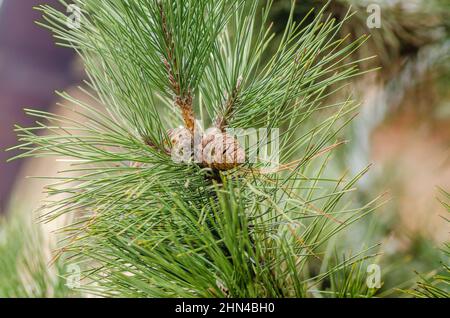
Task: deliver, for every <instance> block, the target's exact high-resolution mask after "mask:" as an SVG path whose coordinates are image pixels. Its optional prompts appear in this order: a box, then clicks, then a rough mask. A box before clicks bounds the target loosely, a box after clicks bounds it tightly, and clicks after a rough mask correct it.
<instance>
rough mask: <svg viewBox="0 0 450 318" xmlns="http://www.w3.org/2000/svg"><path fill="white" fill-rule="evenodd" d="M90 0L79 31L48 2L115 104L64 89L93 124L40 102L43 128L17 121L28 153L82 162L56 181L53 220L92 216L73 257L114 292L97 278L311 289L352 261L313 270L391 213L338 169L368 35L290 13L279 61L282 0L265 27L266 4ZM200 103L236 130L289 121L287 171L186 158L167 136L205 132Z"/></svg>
mask: <svg viewBox="0 0 450 318" xmlns="http://www.w3.org/2000/svg"><path fill="white" fill-rule="evenodd" d="M75 3H76V4H77V5H79V6H80V7H81V8H82V9H83V13H84V20H83V26H82V28H80V29H66V27H65V22H66V17H65V15H64V14H63V13H62V12H58V11H57V10H55V9H53V8H50V7H49V6H42V7H41V10H42V11H43V12H44V19H45V20H46V25H47V27H48V28H49V29H51V30H52V31H53V32H54V34H55V35H56V36H57V38H58V39H60V40H61V42H62V43H64V44H65V45H67V46H69V47H73V48H75V49H76V50H77V51H78V52H79V53H80V56H81V57H82V58H83V61H84V63H85V66H86V69H87V73H88V74H89V81H88V82H87V85H88V86H89V87H90V88H91V89H92V90H93V91H94V92H95V95H97V96H96V97H97V99H98V101H99V102H100V103H101V104H102V105H103V107H104V109H103V108H101V109H97V108H96V107H93V106H90V105H87V104H86V103H85V102H83V101H81V100H77V99H74V98H73V97H71V96H69V95H67V94H61V95H62V97H63V98H64V99H65V100H66V102H68V103H70V104H71V105H72V106H71V107H68V109H69V110H70V111H71V112H72V113H74V114H76V115H77V116H80V115H81V118H82V119H81V120H74V119H73V118H72V117H71V116H60V115H57V114H52V113H48V112H42V111H37V110H27V114H28V115H30V116H32V117H34V118H35V120H36V127H29V128H26V127H20V126H17V127H16V132H17V134H18V136H19V140H20V143H21V144H19V145H18V146H17V147H14V148H15V149H19V150H21V151H22V153H21V154H20V155H19V156H17V157H16V159H18V158H27V157H39V156H56V157H64V158H70V160H74V162H75V164H74V166H73V167H72V169H71V170H70V171H65V172H63V173H61V175H59V176H58V177H57V178H55V180H54V184H53V185H51V186H49V187H48V188H47V189H46V191H47V192H48V194H49V196H50V198H54V199H53V200H50V201H49V202H48V203H46V206H45V208H46V209H47V210H48V211H50V212H49V213H48V214H47V215H46V217H45V220H52V219H55V218H57V217H59V216H61V215H63V214H66V213H72V212H74V211H78V212H79V211H83V212H84V213H82V214H81V216H80V217H79V218H77V219H76V220H75V221H74V224H73V225H71V226H68V227H66V228H64V229H62V234H64V236H65V240H64V241H63V243H64V245H63V246H62V248H63V249H62V251H63V252H64V253H63V254H66V253H70V254H71V255H74V260H75V261H80V262H85V263H89V264H92V266H89V267H88V268H86V273H85V274H86V276H87V277H89V279H90V280H92V281H95V282H97V283H98V284H99V286H100V287H99V288H98V289H96V288H95V287H94V286H86V288H87V289H89V290H91V291H93V292H95V293H99V294H101V295H108V296H122V297H124V296H127V297H129V296H138V297H193V296H194V297H202V296H203V297H217V296H220V297H225V296H226V297H293V296H297V297H305V296H311V292H310V291H309V286H310V285H311V283H312V282H314V283H320V282H322V281H323V280H325V279H329V278H330V276H331V275H332V274H333V273H336V272H338V271H340V270H342V267H343V263H342V262H340V261H336V262H335V266H332V267H326V268H324V269H323V271H321V272H320V273H319V274H314V275H309V274H308V272H309V269H310V268H311V267H312V266H314V264H315V263H316V262H320V261H322V260H323V258H322V255H323V253H324V249H326V245H327V244H330V242H331V239H332V238H335V237H336V236H337V235H338V234H339V233H340V232H342V231H345V229H346V228H347V227H348V226H350V225H352V224H354V223H355V222H357V221H359V220H360V219H361V218H363V217H364V216H366V215H368V214H369V213H372V211H373V210H374V209H375V208H377V202H378V201H376V200H375V201H371V202H369V203H368V204H366V205H363V206H360V207H355V206H350V205H349V202H351V199H350V198H351V195H352V193H353V192H354V191H355V186H356V184H357V182H358V180H359V179H360V178H362V177H363V175H364V174H365V173H366V172H367V169H366V170H364V171H362V172H361V173H360V174H358V175H356V176H354V177H347V176H345V178H344V176H342V177H340V178H336V177H331V176H330V174H328V171H327V166H328V164H329V162H330V160H331V159H330V158H331V154H332V152H333V151H334V150H335V149H336V148H337V147H338V146H340V145H344V143H343V142H340V141H339V136H340V133H341V132H342V130H343V129H344V127H346V125H348V123H349V122H350V120H351V118H352V116H353V115H354V112H355V109H356V105H355V104H354V103H352V102H351V101H350V99H347V100H345V101H342V102H336V103H334V104H328V103H327V102H326V100H327V97H329V96H330V95H332V94H333V93H335V92H336V90H337V89H334V88H332V87H336V86H338V88H339V84H340V83H342V82H343V81H345V80H347V79H348V78H350V77H353V76H356V75H358V69H357V67H356V66H355V65H354V63H344V64H342V63H341V62H342V61H343V60H345V59H346V58H347V57H348V56H350V55H351V53H352V52H354V51H356V50H357V49H358V48H359V47H360V46H361V45H362V44H363V42H364V39H365V38H361V39H359V40H357V41H355V42H352V43H346V42H345V39H339V38H337V34H338V33H339V32H338V31H339V30H340V28H341V27H342V25H343V24H344V23H345V21H343V22H339V23H337V22H336V21H334V20H332V19H328V18H324V16H323V15H322V14H321V13H322V12H323V10H321V11H320V12H319V15H318V17H317V18H316V19H314V20H313V21H312V23H306V22H305V21H306V20H305V21H304V22H305V23H304V24H303V25H302V24H297V23H296V22H295V21H294V19H293V14H291V16H290V18H289V21H288V23H287V26H286V31H285V33H284V34H283V36H282V40H281V43H280V44H279V46H278V47H277V50H276V52H275V54H274V55H273V56H271V57H270V56H269V58H268V59H267V58H266V54H267V53H268V52H267V48H268V47H269V45H271V44H272V41H273V39H274V37H273V35H272V34H271V24H270V23H268V17H269V10H270V8H271V4H272V2H271V1H268V2H267V3H266V5H265V6H264V7H263V9H262V14H261V18H262V19H261V20H262V21H261V23H259V21H258V18H257V17H258V16H259V14H260V12H261V11H260V6H259V2H257V1H250V2H243V1H238V0H202V1H197V0H186V1H179V0H164V1H154V0H142V1H115V0H102V1H100V0H75ZM294 8H295V1H292V7H291V12H293V11H294ZM305 19H306V18H305ZM85 92H86V93H87V91H85ZM197 101H198V109H199V110H200V114H201V119H206V121H205V122H208V121H209V122H212V123H213V124H215V125H217V127H220V128H221V129H224V128H228V127H230V128H249V127H251V128H255V129H256V128H260V127H266V128H269V129H270V128H280V129H281V130H282V135H281V138H280V167H279V168H277V169H273V170H268V171H267V170H264V168H266V167H267V166H269V164H270V163H269V162H257V163H251V162H246V163H245V164H244V165H239V166H233V169H225V170H224V171H222V170H220V169H214V167H213V168H211V166H208V165H205V164H203V162H202V163H200V164H198V163H192V162H188V163H186V162H184V163H178V162H174V161H172V160H171V158H169V157H168V155H167V154H168V153H167V131H168V129H171V128H174V127H176V126H178V124H179V123H180V122H183V123H184V126H185V127H186V128H188V129H189V130H191V132H192V131H193V130H194V129H195V126H194V125H195V124H194V106H196V105H194V102H195V104H196V103H197ZM73 105H75V106H76V107H74V106H73ZM61 106H62V107H65V106H63V105H61ZM203 109H206V110H207V112H206V113H207V114H205V113H203ZM322 110H327V112H326V113H325V114H322V112H321V111H322ZM319 114H320V115H321V116H320V117H319ZM316 116H317V118H315V117H316ZM322 116H325V117H322ZM41 132H46V134H42V133H41ZM222 136H223V135H222ZM264 143H265V144H263V145H260V146H261V147H263V146H266V145H269V146H270V141H267V140H265V141H264ZM211 170H213V171H211ZM211 174H214V178H212V177H211ZM61 194H65V196H64V197H63V198H61V196H60V195H61ZM370 256H371V255H367V253H364V252H361V253H360V254H356V255H355V256H354V258H352V263H351V264H357V263H359V262H363V261H364V260H365V259H366V258H367V257H370ZM326 262H327V264H328V263H331V262H329V261H328V260H327V261H326Z"/></svg>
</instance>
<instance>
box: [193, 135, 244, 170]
mask: <svg viewBox="0 0 450 318" xmlns="http://www.w3.org/2000/svg"><path fill="white" fill-rule="evenodd" d="M196 159H197V160H199V161H200V162H201V163H202V164H203V165H205V166H207V167H210V168H213V169H218V170H230V169H233V168H235V167H237V166H238V165H240V164H243V163H244V161H245V151H244V149H242V147H241V146H240V145H239V143H238V141H237V139H236V138H235V137H233V136H231V135H229V134H227V133H224V132H222V131H221V130H220V129H217V128H210V129H208V130H207V131H206V133H205V134H204V135H203V138H202V139H201V142H200V143H199V145H197V147H196Z"/></svg>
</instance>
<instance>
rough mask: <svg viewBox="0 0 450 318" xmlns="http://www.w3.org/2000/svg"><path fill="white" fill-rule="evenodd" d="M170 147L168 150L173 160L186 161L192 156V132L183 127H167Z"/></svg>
mask: <svg viewBox="0 0 450 318" xmlns="http://www.w3.org/2000/svg"><path fill="white" fill-rule="evenodd" d="M167 134H168V135H169V138H170V142H171V144H172V147H171V148H169V147H168V151H169V152H170V153H171V155H172V159H173V160H175V162H188V161H189V160H190V158H191V157H192V144H193V142H192V134H191V132H190V131H189V129H187V128H184V127H179V128H173V129H169V131H168V132H167Z"/></svg>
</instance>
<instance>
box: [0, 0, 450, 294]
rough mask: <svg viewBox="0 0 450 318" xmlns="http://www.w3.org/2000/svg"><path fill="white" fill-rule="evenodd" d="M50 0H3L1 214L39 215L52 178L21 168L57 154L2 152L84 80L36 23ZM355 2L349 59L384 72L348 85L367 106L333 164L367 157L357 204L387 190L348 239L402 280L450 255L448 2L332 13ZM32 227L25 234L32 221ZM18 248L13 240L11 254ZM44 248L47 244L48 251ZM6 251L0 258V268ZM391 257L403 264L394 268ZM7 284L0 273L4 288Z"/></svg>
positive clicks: (308, 2) (341, 0)
mask: <svg viewBox="0 0 450 318" xmlns="http://www.w3.org/2000/svg"><path fill="white" fill-rule="evenodd" d="M327 2H328V1H323V0H303V1H298V6H297V10H296V12H295V15H296V17H297V18H298V19H301V18H303V17H304V15H305V14H306V13H307V12H309V11H310V10H311V8H313V7H317V8H320V7H323V5H325V4H326V3H327ZM43 3H48V4H52V5H55V6H57V5H58V1H57V0H3V1H2V0H0V110H1V112H0V148H1V149H2V151H0V215H1V214H3V217H2V216H0V219H1V218H4V219H7V218H12V216H11V215H13V214H20V215H22V217H23V218H24V219H25V220H29V219H34V215H33V213H34V211H35V210H36V209H37V208H38V207H39V206H40V205H41V203H42V200H44V199H45V196H44V195H43V194H42V190H43V188H44V187H45V185H46V181H45V180H41V179H36V180H29V179H26V176H29V175H33V176H35V175H46V176H52V175H56V174H57V172H58V171H60V170H63V169H64V168H65V166H64V163H55V161H54V160H50V159H42V160H33V161H30V162H27V161H12V162H8V163H7V162H6V160H7V159H8V158H10V157H12V156H14V151H12V152H8V153H6V152H4V151H3V149H6V148H9V147H12V146H14V145H15V144H16V143H17V140H16V137H15V133H14V132H13V129H14V125H15V124H20V125H24V126H29V125H31V124H32V123H30V122H29V120H28V118H27V117H26V116H25V115H24V111H23V108H27V107H29V108H38V109H42V110H48V111H50V110H52V109H53V108H54V106H55V104H56V103H57V102H58V99H57V97H56V95H55V94H54V91H55V90H59V91H62V90H66V91H69V92H70V91H74V88H75V87H76V86H77V85H78V84H79V83H81V82H82V80H83V72H82V71H81V67H80V63H79V61H78V59H77V57H76V56H75V55H74V53H73V52H72V51H71V50H69V49H65V48H59V47H56V46H55V45H54V39H52V37H51V35H50V33H49V32H48V31H46V30H45V29H43V28H41V27H39V26H37V25H36V24H35V22H34V21H35V20H38V19H39V18H40V14H39V12H37V11H35V10H33V7H34V6H36V5H38V4H43ZM371 4H377V5H378V6H379V8H380V12H379V13H380V16H379V17H380V23H381V24H380V27H379V28H378V27H374V28H370V27H368V23H367V21H368V19H371V15H373V14H377V12H375V11H371V10H370V9H371V8H373V7H371V6H370V5H371ZM350 5H351V6H352V12H354V16H353V17H352V19H351V20H350V21H349V22H348V23H346V24H345V27H344V29H343V30H342V31H341V33H342V36H343V37H344V36H347V35H349V37H350V38H356V37H358V36H360V35H362V34H369V35H370V36H371V37H370V39H369V40H368V43H367V44H366V45H365V46H364V47H363V48H362V49H361V51H360V52H358V53H356V55H357V56H354V57H352V58H353V59H355V60H357V59H360V58H362V57H367V56H376V57H375V58H373V59H371V60H370V61H365V62H361V63H360V64H361V65H360V66H361V69H362V70H371V69H373V68H376V67H380V69H379V70H376V71H372V72H368V73H367V74H365V75H363V76H361V77H358V78H357V79H356V80H354V81H352V82H350V83H349V85H348V88H347V90H346V91H345V93H349V92H350V93H351V94H352V95H353V96H354V98H355V99H357V100H359V101H360V102H361V111H360V115H359V116H358V117H357V118H356V119H355V121H354V122H353V124H352V126H351V127H350V128H349V130H348V131H347V136H349V137H348V139H350V141H351V142H350V144H349V146H348V147H346V148H345V150H342V151H341V153H339V156H338V157H337V159H336V160H337V161H336V163H335V166H336V167H335V169H336V170H339V171H341V170H343V169H346V168H347V169H350V170H351V172H352V173H357V172H358V171H360V170H362V169H363V168H364V167H365V166H367V165H368V164H369V163H372V164H373V165H372V169H371V172H370V173H369V174H368V175H367V176H366V177H365V179H364V180H363V182H362V183H361V184H360V188H361V191H360V196H361V201H364V200H365V199H367V198H369V197H374V196H375V195H377V194H379V193H383V192H386V193H387V196H389V198H390V201H389V203H387V204H386V205H385V206H383V207H382V208H380V209H379V211H378V212H377V213H376V214H374V216H373V217H372V219H370V220H368V221H366V223H364V224H362V225H361V226H360V228H358V229H356V230H355V231H354V232H353V233H351V234H349V238H348V242H346V244H350V245H351V244H355V246H358V244H360V240H358V238H359V237H366V236H367V233H368V232H370V233H371V240H373V241H374V242H382V246H383V249H382V251H383V253H384V255H385V256H384V262H385V264H386V267H387V268H390V267H392V270H389V271H386V275H390V276H391V278H390V279H389V281H390V282H391V284H392V285H395V284H399V283H401V282H405V281H408V280H410V279H413V278H414V271H421V272H423V271H433V270H434V269H436V268H438V267H439V265H440V263H441V262H443V261H444V262H448V260H447V259H444V258H442V255H441V254H440V252H439V249H438V247H439V246H440V245H441V244H442V243H444V242H448V238H449V237H448V234H449V227H448V223H447V222H445V221H444V220H443V218H442V217H443V216H444V217H446V213H447V212H446V211H445V209H444V207H443V206H442V204H440V202H439V197H440V192H439V190H438V189H439V188H441V189H443V190H446V191H450V152H449V149H450V148H449V146H450V90H449V88H450V36H449V35H450V0H404V1H402V0H385V1H364V0H359V1H358V0H335V1H331V2H330V5H329V6H328V7H327V9H326V11H327V12H328V13H329V14H330V15H332V16H333V17H335V18H337V19H343V18H344V17H345V15H346V14H347V13H348V9H349V6H350ZM289 10H290V0H276V1H275V3H274V10H273V13H272V20H273V21H274V30H275V31H280V30H282V29H283V27H284V23H285V21H286V20H287V18H288V16H289ZM372 18H373V16H372ZM375 18H376V17H375ZM75 94H76V93H75ZM55 111H57V112H60V111H61V110H60V109H55ZM5 224H6V223H5ZM27 224H28V223H27ZM27 226H28V227H29V229H28V230H29V231H33V229H34V230H35V227H36V225H34V223H33V224H31V223H30V224H28V225H27ZM6 228H7V226H6V225H3V226H2V222H0V253H2V249H1V245H2V244H4V245H5V244H10V243H11V242H9V243H7V240H8V239H7V235H6V234H4V233H6V231H7V230H6ZM24 229H27V227H24V226H20V225H18V226H16V227H15V228H14V230H21V231H24ZM53 229H54V226H53V225H52V226H47V225H46V226H43V228H39V230H38V231H40V232H42V233H44V234H42V235H40V236H39V237H40V240H41V241H42V242H43V243H42V244H43V245H45V244H49V246H51V244H53V243H51V241H52V240H51V239H49V237H50V236H51V235H50V234H49V233H51V232H52V231H53ZM2 233H3V241H2ZM28 239H29V238H28ZM24 240H26V238H24ZM33 240H34V242H36V241H39V240H36V239H33ZM2 242H3V243H2ZM24 244H25V245H26V244H27V243H26V241H25V242H24ZM42 244H41V245H42ZM21 248H23V246H20V245H18V246H17V247H16V250H15V252H14V253H13V255H17V254H18V253H19V254H20V251H21ZM5 250H6V249H5ZM44 250H46V249H45V248H44ZM49 251H50V247H49V248H48V249H47V250H46V252H45V253H46V254H50V252H49ZM1 258H2V255H1V254H0V264H1ZM405 260H406V261H405ZM37 262H40V260H37ZM405 262H406V263H405ZM396 263H401V264H407V265H406V266H404V265H402V266H401V267H400V268H398V269H395V264H396ZM44 264H45V262H44ZM5 266H6V265H5ZM0 267H1V266H0ZM386 281H388V279H386ZM1 284H2V283H1V277H0V296H1V295H2V294H1V292H2V287H1ZM40 290H41V291H42V293H43V294H42V295H43V296H52V295H58V289H54V290H53V291H52V293H54V294H51V295H49V294H47V293H48V291H46V289H45V286H40Z"/></svg>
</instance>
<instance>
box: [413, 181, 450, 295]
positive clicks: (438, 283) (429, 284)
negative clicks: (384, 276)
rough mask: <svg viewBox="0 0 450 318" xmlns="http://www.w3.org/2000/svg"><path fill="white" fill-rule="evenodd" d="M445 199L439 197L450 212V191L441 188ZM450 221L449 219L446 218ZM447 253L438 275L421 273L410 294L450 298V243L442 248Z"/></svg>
mask: <svg viewBox="0 0 450 318" xmlns="http://www.w3.org/2000/svg"><path fill="white" fill-rule="evenodd" d="M440 192H441V194H442V196H443V197H444V198H443V199H439V201H440V202H441V203H442V205H443V206H444V207H445V208H446V209H447V211H448V212H450V193H448V192H446V191H444V190H443V189H440ZM446 221H447V222H448V219H446ZM442 252H443V254H444V255H445V263H443V264H442V269H441V270H440V273H439V274H437V275H433V276H432V277H431V278H430V277H427V275H419V276H420V279H421V281H419V282H417V287H416V288H415V289H412V290H409V291H406V292H407V293H408V294H410V295H412V296H414V297H417V298H449V297H450V266H449V265H448V264H449V263H448V261H449V258H450V243H446V244H445V247H444V249H443V250H442Z"/></svg>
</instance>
